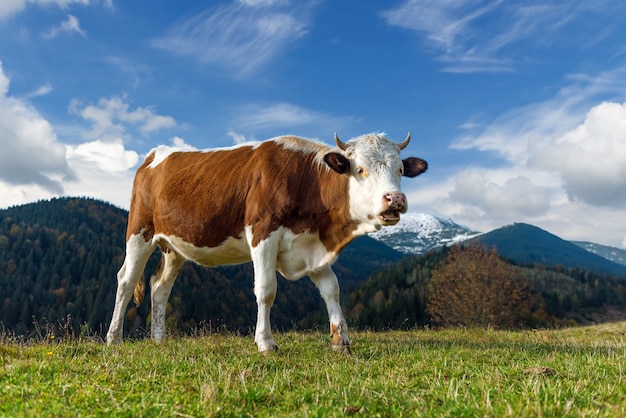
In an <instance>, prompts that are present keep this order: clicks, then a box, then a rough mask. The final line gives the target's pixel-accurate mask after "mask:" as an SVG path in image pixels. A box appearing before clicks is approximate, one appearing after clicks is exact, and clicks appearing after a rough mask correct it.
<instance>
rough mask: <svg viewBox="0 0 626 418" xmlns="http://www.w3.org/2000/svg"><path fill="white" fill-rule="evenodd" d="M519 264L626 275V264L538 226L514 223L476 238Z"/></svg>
mask: <svg viewBox="0 0 626 418" xmlns="http://www.w3.org/2000/svg"><path fill="white" fill-rule="evenodd" d="M473 240H474V241H477V242H482V243H484V244H486V245H487V246H488V247H496V250H497V251H498V253H499V254H500V255H501V256H503V257H506V258H509V259H511V260H513V261H515V262H516V263H520V264H540V265H544V266H557V265H561V266H564V267H576V268H580V269H582V270H587V271H591V272H595V273H608V274H614V275H617V276H620V277H625V278H626V266H624V265H621V264H618V263H615V262H612V261H610V260H607V259H606V258H604V257H601V256H599V255H597V254H594V253H591V252H589V251H587V250H585V249H584V248H581V247H580V246H578V245H576V244H573V243H571V242H569V241H565V240H563V239H561V238H559V237H557V236H556V235H553V234H551V233H549V232H547V231H544V230H543V229H541V228H538V227H536V226H532V225H528V224H525V223H515V224H512V225H507V226H505V227H502V228H499V229H496V230H494V231H491V232H489V233H486V234H483V235H480V236H478V237H476V238H474V239H473Z"/></svg>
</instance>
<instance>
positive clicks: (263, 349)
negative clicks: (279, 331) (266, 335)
mask: <svg viewBox="0 0 626 418" xmlns="http://www.w3.org/2000/svg"><path fill="white" fill-rule="evenodd" d="M258 347H259V353H261V354H263V355H264V356H265V357H267V356H269V355H271V354H272V353H275V352H277V351H278V346H277V345H276V343H275V342H274V341H270V342H265V343H261V344H258Z"/></svg>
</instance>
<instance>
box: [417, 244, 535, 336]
mask: <svg viewBox="0 0 626 418" xmlns="http://www.w3.org/2000/svg"><path fill="white" fill-rule="evenodd" d="M526 283H527V282H526V280H525V279H524V278H523V277H522V276H520V275H518V274H516V270H515V268H514V267H513V266H512V265H510V264H508V263H506V262H505V261H503V260H502V259H501V258H500V256H499V255H498V253H497V252H496V251H495V249H492V250H487V249H486V248H484V247H480V246H455V247H453V248H451V249H450V250H449V252H448V255H447V256H446V258H445V259H444V260H443V261H442V262H441V264H440V265H439V266H438V267H436V268H435V269H434V270H433V274H432V278H431V282H430V285H429V292H428V293H429V295H428V303H427V306H426V313H427V314H428V315H429V316H430V317H431V319H432V323H433V325H435V326H441V327H446V326H471V327H489V326H491V327H495V328H517V327H520V326H522V325H524V323H525V322H527V320H528V317H529V312H530V300H531V295H530V291H529V290H528V286H527V284H526Z"/></svg>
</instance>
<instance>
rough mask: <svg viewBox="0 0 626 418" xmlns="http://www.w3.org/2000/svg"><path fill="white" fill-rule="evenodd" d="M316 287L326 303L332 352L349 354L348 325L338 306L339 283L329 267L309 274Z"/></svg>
mask: <svg viewBox="0 0 626 418" xmlns="http://www.w3.org/2000/svg"><path fill="white" fill-rule="evenodd" d="M309 277H310V278H311V280H312V281H313V283H315V285H316V286H317V288H318V289H319V291H320V294H321V295H322V299H324V302H325V303H326V309H327V310H328V319H329V320H330V337H331V338H332V347H333V350H334V351H338V352H346V353H349V352H350V338H349V337H348V324H347V323H346V319H345V318H344V317H343V313H342V311H341V305H340V304H339V283H338V282H337V276H336V275H335V272H333V270H332V269H331V268H330V267H326V268H325V269H323V270H321V271H319V272H316V273H311V274H310V275H309Z"/></svg>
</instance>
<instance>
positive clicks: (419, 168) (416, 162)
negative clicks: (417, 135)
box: [402, 157, 428, 177]
mask: <svg viewBox="0 0 626 418" xmlns="http://www.w3.org/2000/svg"><path fill="white" fill-rule="evenodd" d="M402 164H403V165H404V173H403V174H402V175H403V176H406V177H415V176H419V175H420V174H422V173H423V172H424V171H426V169H427V168H428V163H427V162H426V161H424V160H422V159H421V158H416V157H409V158H405V159H404V160H402Z"/></svg>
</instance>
